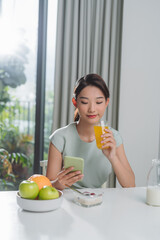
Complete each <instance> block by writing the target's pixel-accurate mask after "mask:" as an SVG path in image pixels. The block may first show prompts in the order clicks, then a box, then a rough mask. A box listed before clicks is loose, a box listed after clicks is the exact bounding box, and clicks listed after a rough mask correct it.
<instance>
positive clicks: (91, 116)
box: [87, 115, 97, 118]
mask: <svg viewBox="0 0 160 240" xmlns="http://www.w3.org/2000/svg"><path fill="white" fill-rule="evenodd" d="M96 116H97V115H87V117H88V118H95V117H96Z"/></svg>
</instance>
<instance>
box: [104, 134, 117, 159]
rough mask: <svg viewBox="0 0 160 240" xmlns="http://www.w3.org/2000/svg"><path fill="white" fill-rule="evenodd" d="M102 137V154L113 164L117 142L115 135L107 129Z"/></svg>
mask: <svg viewBox="0 0 160 240" xmlns="http://www.w3.org/2000/svg"><path fill="white" fill-rule="evenodd" d="M101 137H102V142H101V143H102V145H103V146H102V152H103V153H104V155H105V156H106V157H107V158H108V159H109V161H110V162H111V163H112V161H113V160H114V158H115V156H116V141H115V139H114V136H113V133H112V131H111V130H110V129H105V133H104V134H102V135H101Z"/></svg>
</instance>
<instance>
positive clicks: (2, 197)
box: [0, 188, 160, 240]
mask: <svg viewBox="0 0 160 240" xmlns="http://www.w3.org/2000/svg"><path fill="white" fill-rule="evenodd" d="M103 191H104V198H103V203H102V205H100V206H96V207H91V208H84V207H81V206H78V205H76V204H75V203H73V201H72V199H73V193H72V192H71V190H65V191H64V200H63V203H62V207H61V208H60V209H57V210H55V211H51V212H45V213H33V212H27V211H23V210H22V209H20V208H19V207H18V205H17V203H16V192H0V238H1V239H3V240H30V239H34V240H51V239H55V240H56V239H58V240H59V239H65V240H72V239H76V240H79V239H80V240H82V239H83V240H86V239H87V240H94V239H95V240H101V239H102V240H103V239H105V240H121V239H122V240H159V239H160V207H151V206H148V205H147V204H146V203H145V198H146V197H145V196H146V189H145V188H130V189H118V188H117V189H103ZM1 236H3V237H1Z"/></svg>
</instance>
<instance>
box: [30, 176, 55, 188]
mask: <svg viewBox="0 0 160 240" xmlns="http://www.w3.org/2000/svg"><path fill="white" fill-rule="evenodd" d="M28 180H30V181H34V182H36V183H37V184H38V187H39V190H41V188H43V187H44V186H52V183H51V182H50V180H49V178H47V177H46V176H44V175H41V174H34V175H32V176H31V177H29V178H28Z"/></svg>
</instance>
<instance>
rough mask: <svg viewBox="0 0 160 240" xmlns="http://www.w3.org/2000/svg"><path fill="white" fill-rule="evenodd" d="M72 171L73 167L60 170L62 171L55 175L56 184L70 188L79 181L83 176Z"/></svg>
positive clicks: (78, 172)
mask: <svg viewBox="0 0 160 240" xmlns="http://www.w3.org/2000/svg"><path fill="white" fill-rule="evenodd" d="M73 169H74V167H69V168H67V169H64V168H62V171H61V172H59V173H58V175H57V180H58V182H59V183H60V184H62V185H63V186H66V185H69V186H71V185H73V184H74V183H76V182H77V181H80V180H81V179H82V178H83V176H84V175H83V174H81V171H72V170H73ZM71 171H72V172H71Z"/></svg>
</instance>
